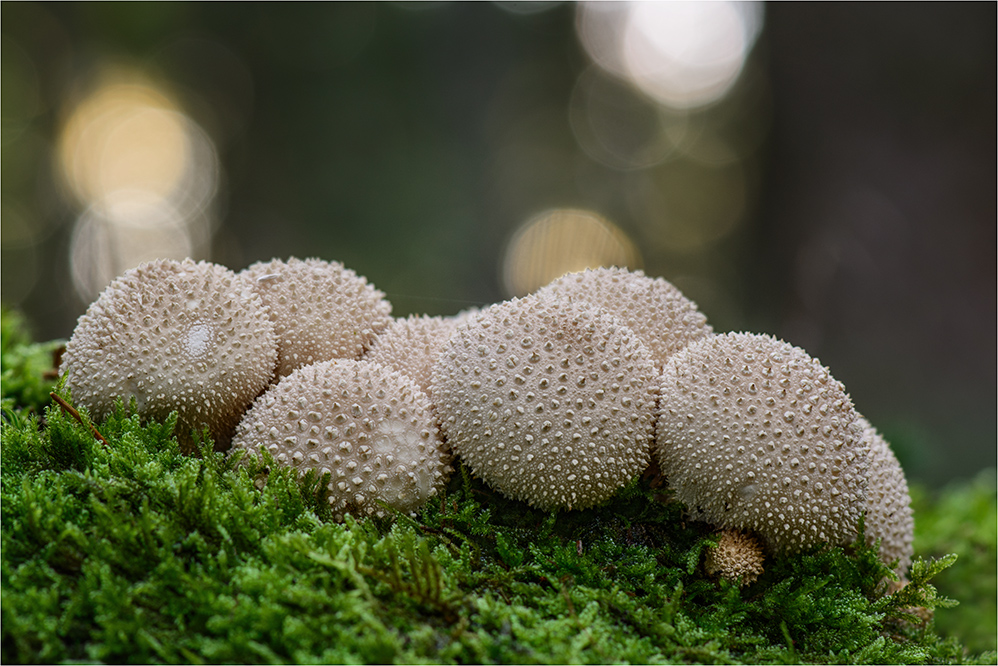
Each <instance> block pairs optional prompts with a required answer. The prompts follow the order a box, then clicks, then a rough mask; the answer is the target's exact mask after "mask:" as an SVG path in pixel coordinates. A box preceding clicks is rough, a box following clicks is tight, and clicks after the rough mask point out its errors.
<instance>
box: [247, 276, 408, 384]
mask: <svg viewBox="0 0 998 666" xmlns="http://www.w3.org/2000/svg"><path fill="white" fill-rule="evenodd" d="M241 275H243V276H245V277H247V278H249V279H251V280H252V282H253V285H254V289H255V290H256V292H257V293H258V294H260V297H261V298H262V299H263V302H264V304H265V305H267V307H269V308H270V319H271V321H272V322H273V324H274V331H275V333H276V334H277V347H278V359H277V376H278V377H284V376H286V375H288V374H290V373H291V371H292V370H294V369H296V368H300V367H302V366H303V365H307V364H309V363H316V362H318V361H329V360H332V359H334V358H350V359H359V358H360V357H361V355H363V353H364V351H365V350H366V349H367V347H368V346H369V345H370V344H371V341H372V340H373V339H374V336H375V335H377V334H378V333H379V332H381V331H382V330H384V329H385V328H386V327H387V326H388V324H390V323H391V320H392V318H391V312H392V306H391V303H389V302H388V301H387V300H385V295H384V294H383V293H381V292H380V291H378V290H377V289H375V288H374V287H373V286H371V285H370V284H368V282H367V280H366V279H365V278H363V277H361V276H359V275H357V274H356V273H355V272H353V271H352V270H350V269H348V268H345V267H344V266H343V264H341V263H339V262H335V261H333V262H329V261H322V260H320V259H304V260H302V259H294V258H292V259H289V260H288V261H286V262H285V261H282V260H280V259H274V260H273V261H267V262H258V263H255V264H253V265H252V266H250V267H249V268H247V269H246V270H244V271H242V273H241Z"/></svg>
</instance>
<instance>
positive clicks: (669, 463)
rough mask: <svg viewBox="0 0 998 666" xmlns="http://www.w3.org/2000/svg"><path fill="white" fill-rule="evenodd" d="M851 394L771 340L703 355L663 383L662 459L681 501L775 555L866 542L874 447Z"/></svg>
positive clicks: (679, 359)
mask: <svg viewBox="0 0 998 666" xmlns="http://www.w3.org/2000/svg"><path fill="white" fill-rule="evenodd" d="M858 420H859V416H858V414H857V413H856V411H855V410H854V409H853V406H852V401H851V400H850V399H849V396H848V394H846V392H845V388H844V387H843V386H842V384H840V383H839V382H838V381H836V380H835V379H834V378H832V376H831V374H830V373H829V371H828V369H827V368H825V367H823V366H822V365H821V363H820V362H818V361H817V360H816V359H814V358H811V357H810V356H808V354H807V353H806V352H805V351H804V350H802V349H800V348H798V347H794V346H792V345H790V344H788V343H786V342H782V341H780V340H776V339H775V338H772V337H770V336H767V335H755V334H751V333H727V334H724V335H716V336H713V337H710V338H706V339H704V340H699V341H697V342H694V343H692V344H691V345H690V346H689V347H687V348H686V349H684V350H682V351H680V352H678V353H676V354H675V355H674V356H673V357H671V358H670V359H669V361H668V362H667V363H666V365H665V368H664V371H663V374H662V395H661V398H660V408H659V419H658V429H657V432H656V448H655V453H656V456H657V458H658V461H659V465H660V467H661V470H662V473H663V474H664V475H665V476H666V478H667V480H668V482H669V485H670V486H671V487H672V488H673V489H674V490H675V493H676V498H677V499H679V500H680V501H682V502H683V503H685V504H686V506H687V507H688V509H689V510H690V511H691V513H693V515H694V516H697V517H702V518H703V519H704V520H706V521H707V522H710V523H712V524H714V525H716V526H718V527H722V528H737V529H747V530H752V531H753V532H755V533H756V534H757V535H759V537H760V538H762V539H763V541H764V542H765V543H766V545H767V546H768V547H769V548H770V549H771V550H774V551H797V550H802V549H805V548H808V547H810V546H814V545H817V544H820V543H822V542H829V543H831V544H844V543H849V542H851V541H852V540H853V539H854V538H855V535H856V530H857V526H858V521H859V517H860V513H861V512H862V511H863V509H864V508H865V502H866V484H867V470H868V467H869V446H868V445H867V444H866V443H865V442H864V441H863V439H862V430H861V429H860V427H859V424H858Z"/></svg>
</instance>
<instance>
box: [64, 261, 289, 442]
mask: <svg viewBox="0 0 998 666" xmlns="http://www.w3.org/2000/svg"><path fill="white" fill-rule="evenodd" d="M276 359H277V343H276V339H275V337H274V329H273V325H272V324H271V323H270V320H269V319H268V316H267V310H266V308H265V307H264V306H263V303H262V302H261V301H260V298H259V297H258V296H257V295H255V294H254V293H253V292H252V290H251V289H250V287H249V285H248V284H247V283H246V282H245V281H244V280H243V279H242V278H240V277H238V276H237V275H236V274H235V273H233V272H232V271H230V270H229V269H227V268H225V267H224V266H219V265H217V264H212V263H208V262H204V261H202V262H197V263H195V262H194V261H192V260H190V259H186V260H184V261H174V260H169V259H162V260H158V261H152V262H149V263H145V264H142V265H140V266H138V267H137V268H133V269H131V270H128V271H126V272H125V273H124V274H122V275H121V276H120V277H118V278H117V279H115V280H114V281H113V282H111V284H110V285H108V287H107V288H106V289H105V290H104V291H103V292H102V293H101V295H100V296H99V297H98V298H97V300H96V301H94V303H92V304H91V305H90V307H89V308H88V309H87V311H86V313H85V314H84V315H83V316H82V317H80V319H79V322H78V323H77V325H76V329H75V330H74V331H73V335H72V337H71V338H70V340H69V342H68V343H67V344H66V352H65V354H63V357H62V365H61V367H60V370H59V371H60V373H66V374H67V378H66V386H67V387H68V388H69V389H70V391H71V392H72V396H73V399H74V401H75V402H77V403H78V404H80V405H83V406H85V407H87V409H89V410H90V412H91V414H92V415H94V416H95V417H97V418H103V417H104V416H106V415H107V414H109V413H110V412H111V410H112V408H113V406H114V402H115V399H116V398H121V399H123V400H124V401H125V403H126V404H127V403H128V402H129V401H130V400H132V399H134V400H135V404H136V406H137V409H138V412H139V414H141V415H142V416H143V417H146V418H156V419H162V418H165V417H166V416H167V415H169V414H170V412H172V411H174V410H176V411H177V413H178V423H179V426H178V432H177V436H178V438H179V439H180V442H181V444H182V445H183V446H184V447H185V448H188V449H189V448H190V447H191V444H192V439H191V431H192V430H200V429H201V428H204V427H207V428H208V429H209V431H210V432H211V434H212V436H213V437H214V438H215V444H216V448H219V449H224V448H226V447H227V445H228V442H229V439H230V438H231V437H232V433H233V431H234V429H235V426H236V424H237V423H238V422H239V419H240V418H241V417H242V414H243V412H244V411H246V408H247V407H248V406H249V405H250V403H251V402H252V401H253V399H254V398H256V396H257V395H259V394H260V391H262V390H263V389H264V388H265V387H266V386H267V385H268V384H269V383H270V381H271V379H272V377H273V374H274V365H275V362H276Z"/></svg>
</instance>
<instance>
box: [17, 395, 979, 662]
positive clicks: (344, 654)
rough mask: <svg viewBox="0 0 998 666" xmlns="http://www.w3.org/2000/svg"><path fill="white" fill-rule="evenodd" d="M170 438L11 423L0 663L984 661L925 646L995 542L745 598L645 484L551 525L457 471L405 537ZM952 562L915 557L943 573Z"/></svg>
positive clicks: (946, 641)
mask: <svg viewBox="0 0 998 666" xmlns="http://www.w3.org/2000/svg"><path fill="white" fill-rule="evenodd" d="M81 418H82V419H83V420H84V421H85V420H86V414H85V413H84V414H82V415H81ZM174 425H175V424H174V423H173V422H172V421H171V422H167V423H164V424H158V423H148V424H145V423H142V422H141V421H140V419H139V418H138V417H136V416H134V415H132V414H131V413H130V412H129V410H128V409H127V408H125V407H124V406H121V407H119V409H118V410H117V411H116V413H115V414H114V415H112V416H111V417H109V418H108V419H107V420H106V421H104V422H102V423H99V424H97V427H98V428H99V430H100V433H101V435H102V436H103V437H104V438H105V439H106V440H107V442H108V444H109V445H108V446H104V445H103V444H102V443H101V442H100V441H98V440H97V439H95V437H94V436H93V434H92V432H91V430H90V428H89V426H88V425H86V424H85V423H81V422H79V421H78V420H77V419H76V418H74V417H73V416H71V415H70V414H68V413H67V412H66V411H64V410H63V409H61V408H59V407H58V406H57V405H51V404H50V405H49V406H48V407H47V408H46V409H45V412H44V418H42V417H41V416H40V415H38V414H36V413H33V412H32V411H30V410H27V409H24V407H23V406H21V405H14V406H12V407H11V408H10V409H8V410H7V411H6V412H5V423H4V427H3V434H2V456H0V481H2V487H0V492H2V497H0V501H2V623H0V627H2V658H3V661H4V662H8V663H12V662H49V663H51V662H59V661H70V660H72V661H79V660H83V661H105V662H156V663H158V662H187V663H201V662H213V663H218V662H229V663H257V662H334V663H374V662H378V663H387V662H405V663H429V662H432V663H463V662H473V663H512V662H515V663H552V662H558V663H607V662H613V663H626V662H630V663H674V662H697V663H739V662H740V663H798V662H807V663H973V662H980V663H986V662H993V661H994V659H995V654H994V653H993V652H980V650H982V649H985V648H986V647H987V646H984V647H982V648H979V647H974V648H973V649H974V651H975V653H974V654H970V653H968V652H967V651H966V650H965V648H964V646H963V644H962V643H961V642H960V640H961V639H962V640H967V641H968V644H969V640H970V638H968V637H967V636H964V635H959V636H960V638H959V639H958V638H956V637H954V636H955V635H957V634H955V631H954V633H953V634H951V633H949V632H948V631H947V632H944V634H943V635H945V636H948V637H947V638H943V637H942V636H940V634H939V633H937V629H938V628H939V627H942V626H944V623H945V622H948V620H947V619H946V618H947V617H948V616H949V614H951V613H955V612H957V610H956V609H950V608H947V607H946V606H947V605H948V604H947V602H946V600H945V599H942V598H940V597H938V595H937V593H936V590H935V588H934V587H933V586H934V584H935V582H936V581H937V580H940V581H941V580H943V579H944V577H945V576H947V575H952V574H953V573H956V572H959V575H958V576H957V578H956V579H957V580H963V579H964V578H965V579H966V580H968V581H969V580H971V579H973V578H974V577H975V576H977V575H980V571H976V570H974V569H973V568H972V567H976V566H981V567H984V568H985V569H986V570H987V571H990V572H991V573H992V574H993V571H994V558H993V548H994V535H993V525H992V526H991V530H992V531H991V533H990V534H991V536H990V539H991V540H990V542H989V543H990V544H991V548H992V551H991V552H992V555H991V558H992V559H991V561H990V563H988V562H987V561H986V557H985V558H984V559H981V560H975V559H974V558H973V556H970V557H968V558H967V559H966V560H965V559H964V555H963V553H961V555H960V558H961V559H960V560H959V561H956V563H955V564H954V562H953V560H954V559H955V558H954V557H952V556H949V557H939V558H938V559H935V560H931V561H919V563H918V564H916V566H915V567H914V568H913V571H912V583H911V584H910V585H909V586H907V587H906V588H904V589H903V590H902V591H901V592H899V593H896V594H894V595H885V594H884V589H885V585H886V581H885V576H889V569H888V568H886V567H884V566H883V565H881V564H880V563H879V562H878V561H877V559H876V556H875V554H874V552H873V551H872V550H871V549H869V548H865V547H857V548H849V549H843V548H834V549H826V550H820V549H819V550H815V551H813V552H809V553H804V554H801V555H798V556H793V557H783V558H770V559H769V560H768V561H767V564H766V569H767V570H766V572H765V573H764V574H763V576H762V577H761V578H760V579H759V580H758V581H756V582H755V583H753V584H752V585H749V586H747V587H745V588H738V587H737V586H734V585H731V584H728V583H727V582H723V581H718V580H715V579H712V578H710V577H708V576H707V575H706V574H705V573H704V571H703V565H702V559H703V557H702V556H703V553H704V551H705V550H706V549H707V548H710V547H711V546H712V545H713V544H714V543H715V538H716V537H715V536H714V535H713V532H712V530H711V529H710V528H709V526H707V525H704V524H702V523H697V522H691V521H687V520H685V518H684V514H683V510H682V507H681V506H680V505H679V504H677V503H676V502H672V501H670V500H669V497H668V494H667V492H665V491H664V490H663V488H661V487H657V483H656V480H655V478H654V476H653V475H648V476H646V477H645V478H643V479H640V480H637V481H635V482H634V483H632V484H631V485H630V486H629V487H627V488H626V489H624V490H623V491H622V492H621V493H620V494H618V496H617V497H616V498H615V499H614V500H612V501H611V502H610V503H609V504H607V505H606V506H603V507H600V508H598V509H590V510H586V511H573V512H561V513H546V512H541V511H536V510H533V509H530V508H529V507H527V506H526V505H524V504H522V503H518V502H514V501H511V500H508V499H506V498H503V497H502V496H500V495H498V494H496V493H494V492H493V491H492V490H491V489H489V488H488V487H487V486H485V485H484V484H482V483H481V482H479V481H478V480H476V479H473V478H472V477H471V476H470V475H469V474H468V472H467V470H465V469H464V468H460V467H459V468H458V470H457V472H456V473H455V475H454V476H453V477H452V479H451V482H450V484H449V486H448V488H447V490H446V493H445V494H444V495H443V496H442V497H439V498H436V499H435V500H433V501H431V502H430V504H429V505H428V506H426V507H425V508H424V509H423V511H422V512H421V513H420V514H419V515H418V516H416V517H414V518H412V517H408V516H400V515H391V514H390V513H389V515H386V516H384V517H380V518H370V519H363V520H354V519H348V520H347V521H346V522H344V523H343V524H337V523H335V522H332V521H331V520H330V515H329V510H328V505H327V504H326V503H325V501H324V498H323V496H322V491H321V489H322V488H323V484H322V483H321V480H319V479H316V478H315V477H314V476H310V477H306V478H305V479H303V480H298V479H297V478H295V475H294V474H293V473H292V472H291V471H289V470H288V469H286V468H282V467H279V466H276V465H274V464H273V461H271V460H266V459H265V460H249V461H246V460H244V461H242V462H241V463H240V462H237V461H234V460H229V459H226V458H225V457H224V456H222V455H221V454H217V453H214V452H213V451H212V450H211V446H210V443H207V444H205V445H203V446H202V447H201V448H200V451H199V455H197V456H184V455H182V454H181V453H180V450H179V447H178V445H177V442H176V439H175V438H174V437H173V435H172V430H173V426H174ZM975 496H976V495H975ZM989 497H990V500H989V501H990V507H991V509H990V510H991V512H992V513H991V515H992V516H993V514H994V494H993V491H992V494H991V495H990V496H989ZM925 503H928V504H931V503H930V502H929V501H928V500H925ZM931 511H932V509H931V508H930V509H928V512H929V513H931ZM919 515H921V514H919ZM927 522H928V521H927ZM944 522H945V520H944V518H943V517H942V516H940V517H939V525H940V527H939V529H938V534H943V535H945V534H948V532H946V530H945V529H943V527H942V524H943V523H944ZM920 538H921V537H920ZM946 538H948V537H944V536H939V537H937V540H936V541H931V542H926V543H924V544H923V545H922V546H920V548H919V552H920V553H931V554H933V555H939V556H942V555H946V553H947V552H950V551H949V550H947V548H948V545H949V544H950V543H952V544H953V546H954V551H955V550H956V549H957V548H956V546H957V545H958V544H957V542H956V541H953V540H951V541H946ZM961 538H963V537H961ZM978 538H979V535H977V534H976V532H974V533H972V534H970V535H968V536H966V538H965V539H964V540H965V541H967V542H968V543H971V542H972V543H976V541H974V539H978ZM961 543H962V542H961ZM939 548H942V550H939ZM968 561H969V564H968V563H967V562H968ZM950 565H952V566H950ZM985 565H987V566H985ZM947 567H948V568H947ZM944 569H945V571H944ZM961 577H964V578H961ZM957 590H958V592H959V588H957ZM957 596H958V598H961V600H964V598H962V597H959V594H957ZM968 599H973V600H974V603H977V597H976V596H973V595H971V596H970V597H968ZM992 602H993V599H992ZM917 605H922V606H928V607H933V606H935V607H936V611H935V612H936V620H935V621H929V622H923V621H921V620H920V619H919V618H918V617H916V616H914V615H912V613H911V607H912V606H917ZM957 608H960V607H957ZM992 629H993V625H992Z"/></svg>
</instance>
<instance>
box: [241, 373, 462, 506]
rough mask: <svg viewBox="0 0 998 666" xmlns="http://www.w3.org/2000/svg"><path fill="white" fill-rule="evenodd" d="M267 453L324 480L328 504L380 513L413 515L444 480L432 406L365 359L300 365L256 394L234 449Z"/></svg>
mask: <svg viewBox="0 0 998 666" xmlns="http://www.w3.org/2000/svg"><path fill="white" fill-rule="evenodd" d="M261 447H262V448H266V449H267V451H269V452H270V454H271V455H272V456H273V457H274V459H275V460H276V461H277V462H279V463H282V464H286V465H290V466H292V467H295V468H296V469H298V470H299V471H300V472H302V473H304V472H306V471H307V470H310V469H314V470H316V471H318V472H319V473H320V474H329V475H330V481H329V483H328V489H329V495H328V499H329V503H330V505H331V506H332V507H333V510H334V513H335V515H336V517H337V519H340V520H341V519H342V518H343V514H344V513H353V512H360V513H364V514H373V513H379V512H380V511H381V507H379V505H378V504H377V502H376V500H381V501H383V502H384V503H386V504H387V505H389V506H391V507H393V508H395V509H397V510H399V511H404V512H412V511H415V510H416V509H418V508H419V507H420V506H422V504H423V503H424V502H426V500H428V499H429V498H430V497H433V496H434V495H436V494H437V493H438V492H439V491H440V489H441V488H442V487H443V484H444V483H445V482H446V480H447V479H446V475H447V473H448V472H449V469H450V466H449V454H448V453H446V451H445V449H444V447H443V443H442V442H441V441H440V437H439V435H438V430H437V426H436V424H435V423H434V422H433V418H432V417H431V415H430V405H429V402H428V400H427V398H426V396H425V395H424V394H423V392H422V391H420V390H419V389H418V388H417V387H416V385H415V384H414V383H413V382H412V380H411V379H409V378H408V377H406V376H404V375H402V374H400V373H398V372H395V371H394V370H390V369H389V368H386V367H384V366H382V365H380V364H378V363H372V362H370V361H354V360H349V359H337V360H332V361H323V362H320V363H314V364H311V365H306V366H303V367H301V368H299V369H297V370H295V371H293V372H292V373H291V374H290V375H288V376H287V377H284V378H283V379H281V380H280V381H279V382H278V383H277V384H275V385H273V386H271V387H270V388H269V389H268V390H267V391H266V392H265V393H264V394H263V395H261V396H260V397H259V398H258V399H257V400H256V401H255V402H254V403H253V406H252V407H250V409H249V411H247V412H246V415H245V417H244V418H243V420H242V421H240V423H239V427H238V429H237V432H236V436H235V438H234V439H233V442H232V448H233V450H240V449H242V450H246V451H249V452H251V453H255V452H258V451H259V450H260V448H261Z"/></svg>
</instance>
